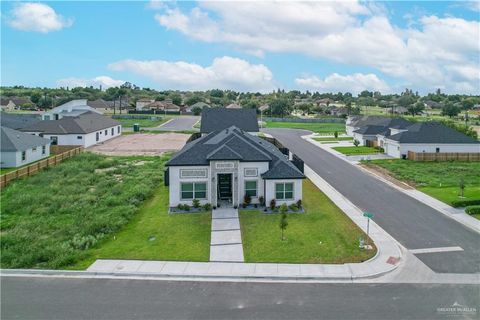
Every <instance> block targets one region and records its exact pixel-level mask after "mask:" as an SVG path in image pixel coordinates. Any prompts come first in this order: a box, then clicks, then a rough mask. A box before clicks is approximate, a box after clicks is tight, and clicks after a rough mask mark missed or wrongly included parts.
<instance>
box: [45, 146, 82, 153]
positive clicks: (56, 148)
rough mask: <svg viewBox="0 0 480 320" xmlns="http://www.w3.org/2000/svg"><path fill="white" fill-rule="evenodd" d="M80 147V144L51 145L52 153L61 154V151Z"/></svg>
mask: <svg viewBox="0 0 480 320" xmlns="http://www.w3.org/2000/svg"><path fill="white" fill-rule="evenodd" d="M77 148H79V146H78V145H77V146H74V145H62V146H59V145H53V146H52V145H50V154H61V153H65V152H67V151H70V150H73V149H77Z"/></svg>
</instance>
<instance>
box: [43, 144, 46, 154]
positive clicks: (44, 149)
mask: <svg viewBox="0 0 480 320" xmlns="http://www.w3.org/2000/svg"><path fill="white" fill-rule="evenodd" d="M45 153H47V147H45V146H42V154H45Z"/></svg>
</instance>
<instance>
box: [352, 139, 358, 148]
mask: <svg viewBox="0 0 480 320" xmlns="http://www.w3.org/2000/svg"><path fill="white" fill-rule="evenodd" d="M359 144H360V141H358V140H357V139H355V140H353V145H354V146H355V147H358V145H359Z"/></svg>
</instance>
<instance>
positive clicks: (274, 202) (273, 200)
mask: <svg viewBox="0 0 480 320" xmlns="http://www.w3.org/2000/svg"><path fill="white" fill-rule="evenodd" d="M276 206H277V202H276V201H275V199H272V200H271V201H270V209H272V210H273V209H275V207H276Z"/></svg>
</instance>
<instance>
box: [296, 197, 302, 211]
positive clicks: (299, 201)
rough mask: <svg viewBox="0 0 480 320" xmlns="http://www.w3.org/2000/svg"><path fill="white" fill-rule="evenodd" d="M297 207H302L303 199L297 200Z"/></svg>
mask: <svg viewBox="0 0 480 320" xmlns="http://www.w3.org/2000/svg"><path fill="white" fill-rule="evenodd" d="M297 207H298V209H302V200H301V199H299V200H298V201H297Z"/></svg>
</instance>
